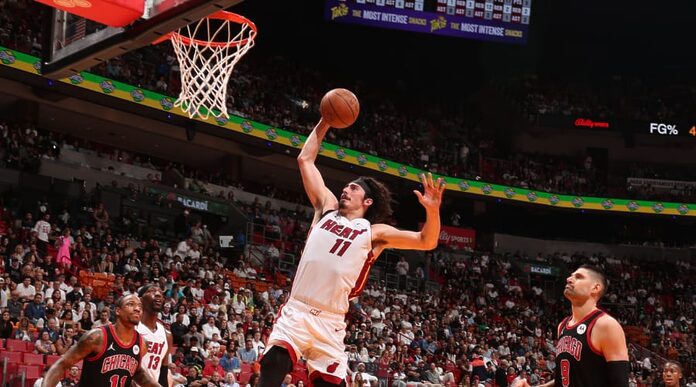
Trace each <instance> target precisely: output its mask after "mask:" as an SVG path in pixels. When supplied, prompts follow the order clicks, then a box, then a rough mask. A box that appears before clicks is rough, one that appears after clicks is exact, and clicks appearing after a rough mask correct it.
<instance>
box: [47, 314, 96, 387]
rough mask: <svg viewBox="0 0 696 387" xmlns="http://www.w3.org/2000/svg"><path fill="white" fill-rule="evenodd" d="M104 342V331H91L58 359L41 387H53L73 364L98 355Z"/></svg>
mask: <svg viewBox="0 0 696 387" xmlns="http://www.w3.org/2000/svg"><path fill="white" fill-rule="evenodd" d="M103 340H104V331H103V330H102V329H101V328H97V329H92V330H91V331H89V332H87V334H85V335H83V336H82V338H81V339H80V341H78V342H77V344H76V345H75V346H74V347H72V348H70V349H69V350H68V351H67V352H65V354H64V355H63V356H62V357H61V358H60V359H58V361H57V362H55V364H53V365H52V366H51V368H50V369H49V370H48V372H47V373H46V376H45V377H44V380H43V383H42V384H41V387H55V386H56V385H57V384H58V382H60V379H61V378H62V377H63V375H64V374H65V371H67V370H68V369H70V367H72V366H73V364H76V363H78V362H80V360H82V359H84V358H86V357H88V356H89V355H90V354H92V353H98V352H99V351H100V350H101V347H102V343H103Z"/></svg>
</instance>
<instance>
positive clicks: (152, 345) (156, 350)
mask: <svg viewBox="0 0 696 387" xmlns="http://www.w3.org/2000/svg"><path fill="white" fill-rule="evenodd" d="M163 349H164V343H156V342H154V341H150V342H148V343H147V353H149V354H153V355H161V354H162V350H163Z"/></svg>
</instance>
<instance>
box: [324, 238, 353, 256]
mask: <svg viewBox="0 0 696 387" xmlns="http://www.w3.org/2000/svg"><path fill="white" fill-rule="evenodd" d="M350 244H351V241H347V240H345V239H341V238H339V239H336V243H334V245H333V247H332V248H331V250H329V253H331V254H336V255H338V256H339V257H342V256H343V253H345V252H346V250H348V247H350ZM341 245H343V246H341ZM339 247H340V249H339ZM336 250H338V252H336Z"/></svg>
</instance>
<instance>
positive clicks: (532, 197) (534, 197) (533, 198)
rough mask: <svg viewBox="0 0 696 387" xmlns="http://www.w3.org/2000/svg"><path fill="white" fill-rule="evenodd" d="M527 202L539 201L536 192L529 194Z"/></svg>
mask: <svg viewBox="0 0 696 387" xmlns="http://www.w3.org/2000/svg"><path fill="white" fill-rule="evenodd" d="M527 200H529V201H530V202H535V201H536V200H537V194H536V192H529V193H528V194H527Z"/></svg>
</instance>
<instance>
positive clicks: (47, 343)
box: [34, 332, 57, 355]
mask: <svg viewBox="0 0 696 387" xmlns="http://www.w3.org/2000/svg"><path fill="white" fill-rule="evenodd" d="M34 349H35V351H36V352H35V353H38V354H41V355H55V354H56V353H57V352H56V346H55V345H54V344H53V343H52V342H51V337H50V335H49V334H48V332H42V333H41V337H40V338H39V339H38V340H36V343H34Z"/></svg>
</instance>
